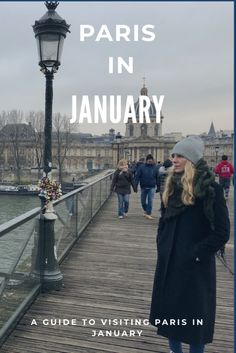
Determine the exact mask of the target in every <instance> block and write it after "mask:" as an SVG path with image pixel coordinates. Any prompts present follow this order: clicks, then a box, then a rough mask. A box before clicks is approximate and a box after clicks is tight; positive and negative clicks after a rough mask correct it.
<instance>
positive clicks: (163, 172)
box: [157, 158, 173, 200]
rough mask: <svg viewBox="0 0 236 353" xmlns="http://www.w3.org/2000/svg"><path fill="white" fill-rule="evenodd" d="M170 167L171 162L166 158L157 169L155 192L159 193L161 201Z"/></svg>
mask: <svg viewBox="0 0 236 353" xmlns="http://www.w3.org/2000/svg"><path fill="white" fill-rule="evenodd" d="M172 165H173V163H172V161H171V160H170V159H169V158H168V159H166V160H165V161H164V163H163V165H162V166H161V167H160V168H159V172H158V179H157V191H158V192H160V196H161V200H162V194H163V192H164V189H165V182H166V179H167V176H168V174H169V173H170V170H171V167H172Z"/></svg>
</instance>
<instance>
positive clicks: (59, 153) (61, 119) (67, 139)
mask: <svg viewBox="0 0 236 353" xmlns="http://www.w3.org/2000/svg"><path fill="white" fill-rule="evenodd" d="M53 128H54V132H53V135H54V138H53V144H54V143H55V147H56V148H55V154H54V157H55V160H56V161H57V165H58V176H59V181H60V182H61V183H62V179H63V169H64V162H65V159H66V156H67V154H68V151H69V149H70V147H71V142H72V141H71V132H70V123H69V118H68V117H67V116H66V115H63V116H62V115H61V114H60V113H57V114H55V115H54V117H53Z"/></svg>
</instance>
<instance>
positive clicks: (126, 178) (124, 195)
mask: <svg viewBox="0 0 236 353" xmlns="http://www.w3.org/2000/svg"><path fill="white" fill-rule="evenodd" d="M131 185H132V187H133V190H134V191H135V192H137V187H136V185H135V183H134V179H133V175H132V173H131V172H130V171H129V170H128V163H127V161H126V160H125V159H121V160H120V161H119V163H118V165H117V170H116V171H115V173H114V176H113V179H112V184H111V191H115V192H116V193H117V197H118V217H119V218H120V219H122V218H124V217H127V213H128V210H129V195H130V194H131Z"/></svg>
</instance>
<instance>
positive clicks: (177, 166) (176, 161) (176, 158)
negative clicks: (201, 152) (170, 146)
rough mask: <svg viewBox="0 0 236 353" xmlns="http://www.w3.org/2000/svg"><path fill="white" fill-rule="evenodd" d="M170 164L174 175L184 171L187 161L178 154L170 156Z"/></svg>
mask: <svg viewBox="0 0 236 353" xmlns="http://www.w3.org/2000/svg"><path fill="white" fill-rule="evenodd" d="M172 162H173V166H174V171H175V173H182V172H183V171H184V167H185V164H186V162H187V159H186V158H184V157H183V156H181V155H180V154H172Z"/></svg>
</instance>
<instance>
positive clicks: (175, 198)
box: [164, 158, 215, 230]
mask: <svg viewBox="0 0 236 353" xmlns="http://www.w3.org/2000/svg"><path fill="white" fill-rule="evenodd" d="M195 168H196V172H195V176H194V179H193V193H194V197H195V198H199V199H200V200H202V201H203V212H204V214H205V216H206V218H207V219H208V221H209V223H210V227H211V229H212V230H214V208H213V205H214V197H215V190H214V187H213V183H214V180H215V177H214V175H213V173H212V172H211V171H210V169H209V167H208V165H207V164H206V162H205V161H204V160H203V159H202V158H201V159H200V160H199V161H198V162H197V164H196V165H195ZM182 176H183V173H176V174H174V175H173V176H172V183H173V193H172V195H170V197H169V199H168V204H167V207H166V210H165V214H164V219H168V218H171V217H175V216H178V215H179V214H181V213H183V212H184V210H185V209H186V208H187V207H190V206H186V205H184V204H183V202H182V200H181V195H182V191H183V186H182V183H181V178H182Z"/></svg>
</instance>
